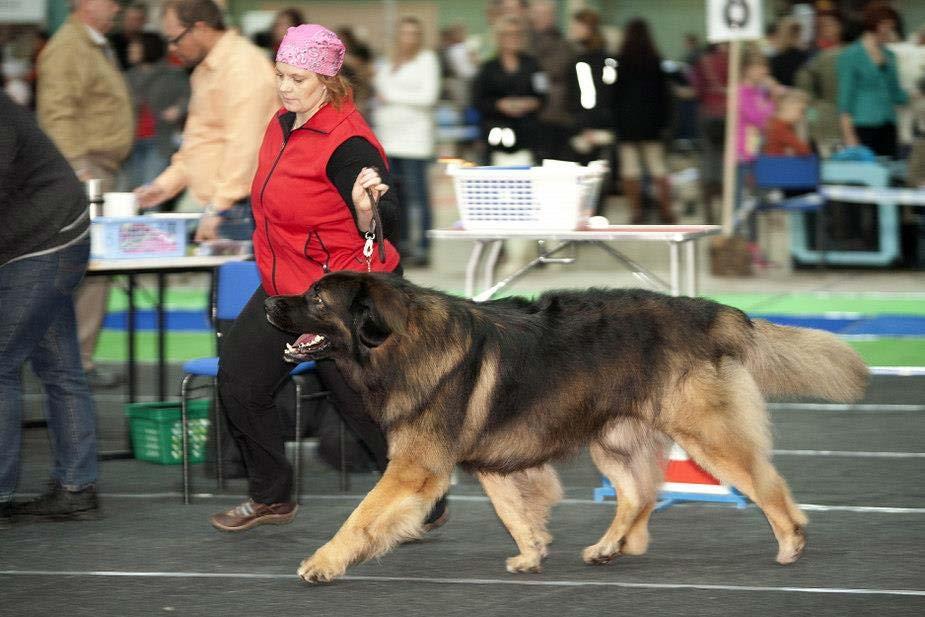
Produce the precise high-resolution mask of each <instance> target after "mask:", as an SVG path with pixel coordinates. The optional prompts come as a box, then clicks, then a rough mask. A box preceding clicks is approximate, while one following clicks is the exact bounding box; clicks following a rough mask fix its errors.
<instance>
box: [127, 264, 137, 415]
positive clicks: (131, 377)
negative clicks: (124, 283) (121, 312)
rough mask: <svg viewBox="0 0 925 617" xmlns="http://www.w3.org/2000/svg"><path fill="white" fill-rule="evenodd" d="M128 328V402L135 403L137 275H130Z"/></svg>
mask: <svg viewBox="0 0 925 617" xmlns="http://www.w3.org/2000/svg"><path fill="white" fill-rule="evenodd" d="M126 321H127V326H128V328H127V329H128V332H127V336H128V401H129V402H130V403H135V402H137V401H138V391H137V390H136V387H135V384H136V382H137V379H136V377H137V375H136V373H137V366H136V364H135V329H136V324H135V275H134V274H129V275H128V314H127V315H126Z"/></svg>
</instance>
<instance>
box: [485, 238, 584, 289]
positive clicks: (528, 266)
mask: <svg viewBox="0 0 925 617" xmlns="http://www.w3.org/2000/svg"><path fill="white" fill-rule="evenodd" d="M496 242H498V243H500V242H501V241H500V240H496ZM571 244H572V242H571V240H566V241H565V242H563V243H562V244H560V245H559V246H557V247H555V248H554V249H551V250H549V251H546V252H545V253H543V254H542V255H540V256H538V257H537V258H536V259H534V260H533V261H531V262H529V263H527V264H526V265H524V266H523V267H521V268H520V269H519V270H517V271H516V272H514V273H512V274H510V275H508V276H506V277H505V278H503V279H502V280H500V281H498V282H497V283H495V284H494V285H492V286H491V287H489V288H488V289H485V290H483V291H482V292H480V293H479V294H478V295H476V296H471V298H472V299H473V300H475V301H476V302H485V301H486V300H491V299H492V297H493V296H494V295H495V294H496V293H498V292H499V291H501V290H502V289H504V288H505V287H507V286H508V285H510V284H511V283H513V282H514V281H516V280H517V279H519V278H520V277H522V276H523V275H525V274H526V273H527V272H529V271H530V270H532V269H533V268H534V267H536V265H537V264H539V263H543V262H544V260H545V259H546V258H547V257H552V256H553V255H555V254H556V253H558V252H559V251H561V250H563V249H565V248H566V247H568V246H569V245H571Z"/></svg>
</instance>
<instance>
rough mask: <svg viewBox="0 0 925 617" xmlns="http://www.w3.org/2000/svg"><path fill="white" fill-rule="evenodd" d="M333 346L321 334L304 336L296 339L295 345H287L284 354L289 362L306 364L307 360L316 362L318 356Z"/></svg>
mask: <svg viewBox="0 0 925 617" xmlns="http://www.w3.org/2000/svg"><path fill="white" fill-rule="evenodd" d="M330 346H331V343H330V342H328V339H326V338H324V337H323V336H321V335H320V334H312V333H309V334H303V335H302V336H300V337H299V338H297V339H296V341H295V343H292V344H291V345H289V344H287V345H286V350H285V351H284V352H283V358H285V359H286V361H287V362H305V361H307V360H314V359H315V358H317V357H318V354H319V353H320V352H322V351H324V350H325V349H327V348H328V347H330Z"/></svg>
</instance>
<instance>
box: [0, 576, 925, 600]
mask: <svg viewBox="0 0 925 617" xmlns="http://www.w3.org/2000/svg"><path fill="white" fill-rule="evenodd" d="M0 576H85V577H90V576H98V577H130V578H229V579H278V580H288V579H291V580H293V581H296V580H297V579H296V575H295V574H294V573H293V574H276V573H263V572H130V571H126V572H120V571H116V570H99V571H92V570H91V571H85V572H81V571H77V570H63V571H54V570H0ZM339 580H342V581H357V582H375V583H380V582H388V583H431V584H437V585H507V586H515V587H623V588H630V589H698V590H705V591H768V592H790V593H824V594H841V595H884V596H925V590H921V589H873V588H852V587H773V586H765V585H712V584H708V583H644V582H623V581H571V580H541V579H533V580H525V579H521V578H510V579H503V578H438V577H431V576H350V575H348V576H343V577H341V578H340V579H339Z"/></svg>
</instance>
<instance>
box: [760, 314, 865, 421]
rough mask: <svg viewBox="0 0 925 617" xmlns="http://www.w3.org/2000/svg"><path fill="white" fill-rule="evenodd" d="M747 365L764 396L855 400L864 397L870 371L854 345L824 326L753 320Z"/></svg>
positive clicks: (838, 400)
mask: <svg viewBox="0 0 925 617" xmlns="http://www.w3.org/2000/svg"><path fill="white" fill-rule="evenodd" d="M752 323H753V324H754V330H753V332H754V337H753V339H752V342H751V345H748V346H747V348H746V350H745V357H744V358H743V359H744V361H745V366H746V368H747V369H748V371H749V373H751V375H752V377H753V378H754V379H755V381H756V382H757V383H758V387H759V388H760V389H761V392H762V393H763V394H764V395H765V396H813V397H818V398H822V399H826V400H829V401H836V402H844V403H848V402H852V401H856V400H858V399H860V398H861V397H863V396H864V390H865V389H866V388H867V381H868V377H869V371H868V369H867V365H866V364H864V361H863V360H862V359H861V356H859V355H858V354H857V352H856V351H854V350H853V349H852V348H851V347H849V346H848V345H847V344H845V343H844V342H842V341H840V340H839V339H838V338H837V337H836V336H835V335H833V334H830V333H829V332H824V331H822V330H812V329H809V328H794V327H791V326H779V325H776V324H772V323H769V322H767V321H765V320H763V319H754V320H752Z"/></svg>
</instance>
